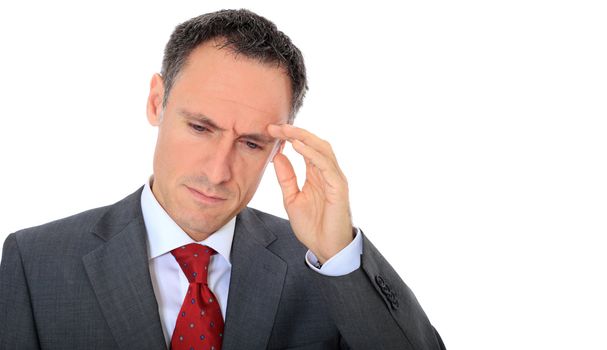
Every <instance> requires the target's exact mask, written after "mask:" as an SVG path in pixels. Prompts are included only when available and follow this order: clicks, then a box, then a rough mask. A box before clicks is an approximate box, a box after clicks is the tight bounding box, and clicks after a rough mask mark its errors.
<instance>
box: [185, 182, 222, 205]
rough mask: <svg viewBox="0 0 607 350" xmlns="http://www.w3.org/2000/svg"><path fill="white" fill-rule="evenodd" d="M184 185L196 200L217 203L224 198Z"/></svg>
mask: <svg viewBox="0 0 607 350" xmlns="http://www.w3.org/2000/svg"><path fill="white" fill-rule="evenodd" d="M186 187H187V189H188V190H189V191H190V193H191V194H192V195H193V196H194V198H195V199H196V200H198V201H200V202H203V203H206V204H217V203H221V202H223V201H225V200H226V199H225V198H222V197H219V196H217V195H213V194H207V193H205V192H203V191H201V190H196V189H193V188H191V187H188V186H186Z"/></svg>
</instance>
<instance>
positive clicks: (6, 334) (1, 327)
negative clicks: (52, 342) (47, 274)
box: [0, 233, 40, 350]
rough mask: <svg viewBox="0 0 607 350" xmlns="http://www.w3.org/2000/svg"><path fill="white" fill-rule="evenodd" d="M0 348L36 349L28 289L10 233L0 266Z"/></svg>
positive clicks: (19, 256)
mask: <svg viewBox="0 0 607 350" xmlns="http://www.w3.org/2000/svg"><path fill="white" fill-rule="evenodd" d="M0 349H3V350H12V349H15V350H16V349H19V350H22V349H23V350H27V349H40V345H39V343H38V334H37V333H36V325H35V322H34V316H33V310H32V305H31V302H30V293H29V288H28V284H27V280H26V278H25V271H24V268H23V262H22V259H21V254H20V252H19V246H18V244H17V239H16V236H15V234H14V233H13V234H11V235H9V236H8V238H7V239H6V241H5V242H4V248H3V250H2V262H1V264H0Z"/></svg>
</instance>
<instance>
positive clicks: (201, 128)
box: [188, 123, 209, 132]
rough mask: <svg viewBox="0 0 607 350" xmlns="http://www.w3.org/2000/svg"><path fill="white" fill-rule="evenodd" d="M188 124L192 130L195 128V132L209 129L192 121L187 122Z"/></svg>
mask: <svg viewBox="0 0 607 350" xmlns="http://www.w3.org/2000/svg"><path fill="white" fill-rule="evenodd" d="M188 124H189V125H190V127H191V128H192V129H194V130H196V131H197V132H205V131H208V130H209V129H207V128H205V127H204V126H202V125H198V124H192V123H188Z"/></svg>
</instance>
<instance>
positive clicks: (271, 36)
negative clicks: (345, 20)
mask: <svg viewBox="0 0 607 350" xmlns="http://www.w3.org/2000/svg"><path fill="white" fill-rule="evenodd" d="M215 38H222V39H223V40H225V41H224V43H223V44H222V47H226V48H229V49H231V50H233V51H234V53H236V54H242V55H244V56H245V57H248V58H252V59H256V60H259V62H261V63H264V64H278V65H279V66H280V67H282V68H284V69H285V71H286V73H287V74H288V76H289V78H290V79H291V93H292V98H291V113H290V115H289V122H290V123H291V122H293V119H295V114H296V113H297V111H298V110H299V108H300V107H301V105H302V104H303V99H304V96H305V94H306V90H307V89H308V82H307V79H306V67H305V65H304V60H303V56H302V54H301V52H300V51H299V49H298V48H297V47H296V46H295V45H293V43H292V42H291V39H289V37H288V36H287V35H286V34H284V33H283V32H281V31H280V30H278V29H277V28H276V25H275V24H274V23H272V22H271V21H269V20H267V19H266V18H264V17H262V16H259V15H257V14H255V13H253V12H251V11H249V10H246V9H241V10H221V11H217V12H211V13H206V14H203V15H200V16H198V17H194V18H192V19H189V20H188V21H186V22H183V23H181V24H180V25H178V26H177V27H175V30H174V31H173V34H171V38H170V39H169V41H168V43H167V44H166V47H165V49H164V57H163V60H162V70H161V72H160V74H161V75H162V77H163V80H164V96H163V102H162V106H163V108H164V107H166V103H167V100H168V97H169V94H170V91H171V87H172V86H173V84H174V82H175V79H176V78H177V76H178V75H179V72H180V71H181V69H182V68H183V66H184V64H185V63H186V61H187V59H188V56H189V55H190V53H191V52H192V51H193V50H194V49H195V48H196V47H198V46H199V45H201V44H203V43H205V42H208V41H210V40H212V39H215Z"/></svg>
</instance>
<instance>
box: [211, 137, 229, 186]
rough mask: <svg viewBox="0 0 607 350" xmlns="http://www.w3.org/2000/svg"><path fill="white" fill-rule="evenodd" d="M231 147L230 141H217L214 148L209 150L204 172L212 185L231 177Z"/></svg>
mask: <svg viewBox="0 0 607 350" xmlns="http://www.w3.org/2000/svg"><path fill="white" fill-rule="evenodd" d="M226 141H228V140H226ZM232 147H233V145H232V143H231V142H219V143H217V145H216V147H215V149H211V150H209V153H210V154H209V158H208V162H207V164H206V165H207V169H206V172H207V178H208V179H209V181H210V182H211V183H212V184H213V185H219V184H222V183H224V182H227V181H229V180H230V179H231V178H232V170H231V165H232V157H233V155H232Z"/></svg>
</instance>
